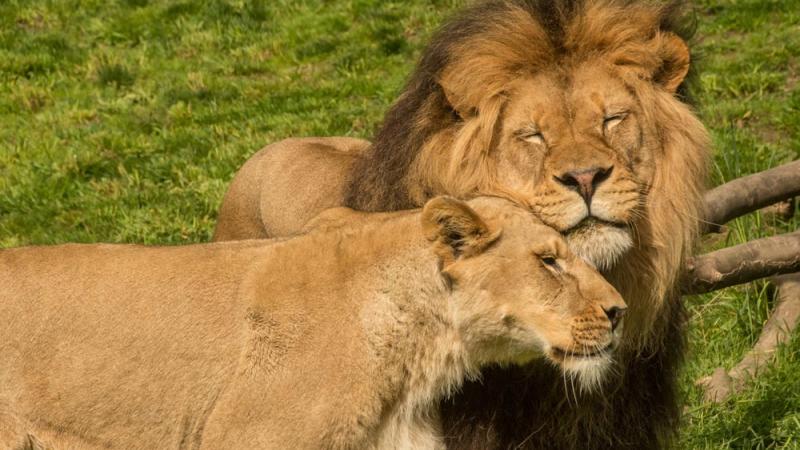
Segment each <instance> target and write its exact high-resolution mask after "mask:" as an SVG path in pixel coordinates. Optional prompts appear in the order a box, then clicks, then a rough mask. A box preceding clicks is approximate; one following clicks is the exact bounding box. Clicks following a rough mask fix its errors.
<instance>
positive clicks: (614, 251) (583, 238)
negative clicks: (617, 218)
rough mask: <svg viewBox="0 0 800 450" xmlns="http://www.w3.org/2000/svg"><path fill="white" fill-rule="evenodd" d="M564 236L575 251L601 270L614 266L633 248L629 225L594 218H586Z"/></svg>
mask: <svg viewBox="0 0 800 450" xmlns="http://www.w3.org/2000/svg"><path fill="white" fill-rule="evenodd" d="M564 236H565V238H566V240H567V243H568V244H569V246H570V248H571V249H572V251H573V252H575V253H576V254H578V255H579V256H580V257H581V258H583V259H584V260H586V261H587V262H589V263H590V264H592V265H594V266H595V267H596V268H597V269H598V270H600V271H601V272H602V271H607V270H610V269H611V268H613V267H614V265H616V264H617V262H618V261H619V260H620V258H622V256H623V255H625V253H627V252H628V250H630V249H631V248H633V239H632V238H631V230H630V229H629V228H628V227H624V226H619V225H615V224H608V223H604V222H601V221H598V220H595V219H592V218H587V219H584V221H583V222H581V223H580V224H579V225H578V226H576V227H573V228H572V229H570V230H569V231H567V232H566V233H565V234H564Z"/></svg>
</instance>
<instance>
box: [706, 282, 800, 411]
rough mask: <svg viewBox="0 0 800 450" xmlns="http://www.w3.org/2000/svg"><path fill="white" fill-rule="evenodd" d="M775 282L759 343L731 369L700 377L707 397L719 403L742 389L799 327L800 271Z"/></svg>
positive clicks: (717, 370)
mask: <svg viewBox="0 0 800 450" xmlns="http://www.w3.org/2000/svg"><path fill="white" fill-rule="evenodd" d="M772 283H773V284H774V285H775V287H777V288H778V292H777V301H776V303H775V308H774V309H773V310H772V315H771V316H770V318H769V320H767V323H766V324H765V325H764V329H763V330H762V331H761V335H760V336H759V337H758V342H756V345H754V346H753V348H752V350H750V351H749V352H747V354H746V355H745V356H744V358H742V360H741V361H740V362H739V364H737V365H736V367H734V368H733V369H731V370H730V371H728V372H726V371H725V369H724V368H722V367H719V368H717V369H716V370H715V371H714V373H713V374H712V375H711V376H708V377H704V378H701V379H700V380H698V381H697V384H698V385H700V386H703V388H704V389H705V391H706V392H705V399H706V401H713V402H717V403H720V402H723V401H725V400H726V399H727V398H728V397H729V396H730V395H731V394H733V393H735V392H739V391H741V390H742V389H743V388H744V386H745V384H746V383H747V380H749V379H752V378H754V377H756V376H757V375H758V373H759V372H760V371H762V370H763V369H764V367H765V366H767V365H768V364H769V363H770V361H771V360H772V359H773V358H774V356H775V350H776V349H777V348H778V346H779V345H781V344H785V343H787V342H788V341H789V339H790V338H791V336H792V332H793V331H794V330H795V328H797V324H798V321H800V273H793V274H790V275H782V276H779V277H775V278H774V279H773V280H772Z"/></svg>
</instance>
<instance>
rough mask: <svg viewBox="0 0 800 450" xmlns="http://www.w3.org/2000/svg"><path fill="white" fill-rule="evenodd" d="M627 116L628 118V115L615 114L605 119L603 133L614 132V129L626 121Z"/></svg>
mask: <svg viewBox="0 0 800 450" xmlns="http://www.w3.org/2000/svg"><path fill="white" fill-rule="evenodd" d="M626 116H627V114H626V113H621V114H613V115H610V116H606V117H605V118H603V132H604V133H608V132H609V131H611V130H613V129H614V127H616V126H617V125H619V124H620V123H622V121H623V120H625V117H626Z"/></svg>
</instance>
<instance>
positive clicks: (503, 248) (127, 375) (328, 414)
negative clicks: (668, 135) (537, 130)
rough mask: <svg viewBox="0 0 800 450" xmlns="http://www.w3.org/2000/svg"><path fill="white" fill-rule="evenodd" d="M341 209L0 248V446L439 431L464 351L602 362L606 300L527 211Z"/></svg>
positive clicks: (497, 205) (476, 204) (616, 311)
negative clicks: (287, 233)
mask: <svg viewBox="0 0 800 450" xmlns="http://www.w3.org/2000/svg"><path fill="white" fill-rule="evenodd" d="M346 215H347V213H346V212H342V211H341V210H338V211H336V212H335V213H333V214H328V217H325V218H324V219H320V220H322V221H324V222H325V223H326V225H325V227H323V228H324V230H318V231H313V232H311V233H309V234H306V235H303V236H300V237H296V238H293V239H288V240H276V241H263V240H252V241H242V242H233V243H220V244H200V245H188V246H182V247H142V246H133V245H60V246H53V247H29V248H19V249H9V250H1V251H0V286H3V289H2V291H1V292H2V294H1V295H2V301H0V320H2V322H3V324H4V326H3V327H0V399H6V400H5V401H2V402H0V447H2V448H11V449H15V448H23V446H25V445H28V446H33V445H34V444H35V445H37V446H42V447H45V448H65V449H66V448H69V449H70V450H75V449H80V448H87V449H89V448H98V449H99V448H123V449H153V448H176V449H177V448H200V449H236V448H242V449H243V448H274V449H288V448H291V449H304V448H307V449H318V448H335V449H354V448H375V449H384V448H385V449H389V448H414V449H426V448H428V449H433V448H443V440H442V436H441V426H440V424H439V422H438V420H437V418H438V409H439V401H440V400H441V399H442V398H444V397H445V396H446V395H448V394H449V393H450V392H452V391H454V390H455V389H457V388H458V387H459V386H460V385H461V383H462V382H463V381H464V379H465V378H468V377H475V376H477V374H478V373H479V370H480V368H482V367H485V366H488V365H497V364H502V365H509V364H524V363H526V362H528V361H531V360H539V359H541V360H547V361H549V363H551V364H553V365H554V366H557V367H559V368H560V370H561V371H562V372H563V374H564V377H565V379H566V378H569V379H570V380H574V381H575V382H577V383H579V384H580V386H581V387H583V388H585V389H589V390H591V389H593V388H595V387H596V386H597V385H598V384H599V383H600V382H601V380H602V377H603V376H604V375H605V374H606V373H608V372H609V371H610V370H611V369H612V367H611V366H612V358H611V355H612V354H613V352H614V350H615V348H616V346H617V344H618V341H619V336H620V330H621V328H622V327H621V326H620V324H621V323H622V318H623V315H624V313H625V309H626V305H625V302H624V301H623V300H622V297H621V296H620V295H619V293H617V292H616V291H615V290H614V288H613V287H611V285H610V284H609V283H608V282H607V281H606V280H605V279H604V278H603V277H602V276H601V275H600V274H599V273H598V272H597V271H596V270H595V269H594V268H592V267H591V266H589V265H588V264H587V263H585V262H584V261H583V260H582V259H580V258H579V257H578V256H576V255H575V254H574V253H572V252H571V251H570V250H569V248H568V246H567V244H566V242H565V241H564V239H563V238H562V237H561V236H560V235H559V233H558V232H556V231H555V230H553V229H551V228H549V227H547V226H545V225H543V224H542V223H540V222H538V221H537V220H536V219H533V218H532V217H531V213H530V212H529V211H527V210H524V209H522V208H519V207H518V206H516V205H514V204H513V203H511V202H509V201H508V200H504V199H500V198H490V197H483V198H477V199H473V200H471V201H470V202H468V203H465V202H462V201H459V200H456V199H454V198H449V197H437V198H434V199H433V200H431V201H429V202H427V204H426V205H425V207H424V208H423V209H422V210H421V211H420V210H416V211H410V212H409V211H405V212H399V213H392V214H378V215H374V217H371V216H370V215H363V214H361V215H358V218H357V220H350V219H349V218H347V217H346ZM337 221H338V223H339V225H336V224H335V223H336V222H337ZM342 224H343V225H342Z"/></svg>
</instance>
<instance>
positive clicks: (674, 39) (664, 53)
mask: <svg viewBox="0 0 800 450" xmlns="http://www.w3.org/2000/svg"><path fill="white" fill-rule="evenodd" d="M659 39H660V41H661V42H660V45H659V51H658V54H659V58H660V59H661V66H660V67H659V68H658V69H657V70H656V73H655V74H654V75H653V80H654V81H655V82H656V83H658V84H660V85H662V86H664V89H666V90H667V91H669V92H675V91H677V90H678V87H679V86H680V85H681V83H683V80H684V79H685V78H686V74H688V73H689V62H690V54H689V47H688V46H687V45H686V42H685V41H684V40H683V39H681V38H680V37H678V35H676V34H673V33H662V34H661V35H660V36H659Z"/></svg>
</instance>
